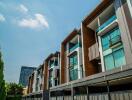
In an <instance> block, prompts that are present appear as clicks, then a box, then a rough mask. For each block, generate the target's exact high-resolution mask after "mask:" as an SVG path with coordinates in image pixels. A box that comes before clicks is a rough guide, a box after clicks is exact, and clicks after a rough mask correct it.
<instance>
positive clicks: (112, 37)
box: [101, 27, 120, 51]
mask: <svg viewBox="0 0 132 100" xmlns="http://www.w3.org/2000/svg"><path fill="white" fill-rule="evenodd" d="M101 38H102V48H103V51H104V50H107V49H109V48H110V46H111V45H114V44H116V43H118V42H119V41H120V31H119V28H118V27H116V28H114V29H113V30H111V31H110V32H108V33H106V34H105V35H103V36H102V37H101Z"/></svg>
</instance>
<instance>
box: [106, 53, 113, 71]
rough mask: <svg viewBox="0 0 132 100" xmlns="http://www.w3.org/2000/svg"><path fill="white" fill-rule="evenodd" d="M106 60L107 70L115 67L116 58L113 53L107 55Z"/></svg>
mask: <svg viewBox="0 0 132 100" xmlns="http://www.w3.org/2000/svg"><path fill="white" fill-rule="evenodd" d="M104 62H105V66H106V70H110V69H113V68H114V59H113V56H112V54H109V55H107V56H105V57H104Z"/></svg>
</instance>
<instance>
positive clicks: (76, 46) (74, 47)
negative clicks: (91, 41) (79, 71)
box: [69, 43, 81, 52]
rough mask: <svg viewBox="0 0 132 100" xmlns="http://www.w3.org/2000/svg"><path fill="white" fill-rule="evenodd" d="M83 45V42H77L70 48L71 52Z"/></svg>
mask: <svg viewBox="0 0 132 100" xmlns="http://www.w3.org/2000/svg"><path fill="white" fill-rule="evenodd" d="M78 47H81V43H77V44H75V45H74V46H73V47H71V48H69V52H72V51H74V50H75V49H76V48H78Z"/></svg>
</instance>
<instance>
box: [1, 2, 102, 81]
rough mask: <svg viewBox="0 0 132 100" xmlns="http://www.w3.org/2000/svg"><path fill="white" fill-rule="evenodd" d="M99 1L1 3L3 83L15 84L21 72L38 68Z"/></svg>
mask: <svg viewBox="0 0 132 100" xmlns="http://www.w3.org/2000/svg"><path fill="white" fill-rule="evenodd" d="M99 3H100V0H0V48H1V50H2V54H3V60H4V63H5V70H4V73H5V80H6V81H7V82H18V80H19V74H20V68H21V66H22V65H24V66H35V67H37V66H39V65H40V64H42V63H43V61H44V59H45V58H46V57H47V56H48V55H49V54H50V53H51V52H55V51H57V50H60V43H61V41H63V39H64V38H65V37H66V36H67V35H68V34H69V33H70V32H71V31H72V30H73V29H74V28H79V27H80V23H81V21H82V20H83V19H84V17H85V16H86V15H88V14H89V13H90V12H91V11H92V10H93V9H94V8H95V7H96V5H97V4H99Z"/></svg>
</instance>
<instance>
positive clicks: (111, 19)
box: [96, 15, 117, 33]
mask: <svg viewBox="0 0 132 100" xmlns="http://www.w3.org/2000/svg"><path fill="white" fill-rule="evenodd" d="M116 19H117V17H116V15H113V16H112V17H111V18H110V19H108V20H107V21H106V22H105V23H104V24H102V25H101V26H100V27H98V29H97V30H96V32H97V33H98V32H99V31H101V30H103V29H104V28H105V27H106V26H108V25H109V24H111V23H112V22H113V21H114V20H116Z"/></svg>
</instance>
